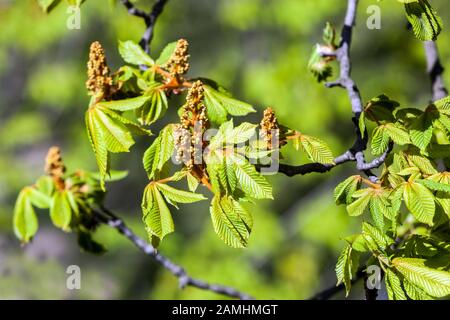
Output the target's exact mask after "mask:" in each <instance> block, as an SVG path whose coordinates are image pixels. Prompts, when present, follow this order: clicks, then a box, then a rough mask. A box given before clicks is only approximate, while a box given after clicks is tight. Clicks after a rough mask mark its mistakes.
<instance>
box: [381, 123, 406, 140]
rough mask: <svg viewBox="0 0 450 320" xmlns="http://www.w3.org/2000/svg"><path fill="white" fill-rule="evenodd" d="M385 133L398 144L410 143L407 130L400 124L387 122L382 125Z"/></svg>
mask: <svg viewBox="0 0 450 320" xmlns="http://www.w3.org/2000/svg"><path fill="white" fill-rule="evenodd" d="M384 127H385V130H386V133H387V134H388V135H389V137H391V139H392V140H393V141H394V142H395V143H396V144H398V145H405V144H408V143H411V140H410V139H409V134H408V132H407V131H406V130H405V129H404V128H402V127H401V126H400V125H394V124H393V123H387V124H385V125H384Z"/></svg>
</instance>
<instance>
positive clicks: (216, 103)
mask: <svg viewBox="0 0 450 320" xmlns="http://www.w3.org/2000/svg"><path fill="white" fill-rule="evenodd" d="M203 87H204V89H205V101H204V102H205V106H206V108H207V112H208V117H209V118H210V120H211V121H212V122H215V123H218V124H221V123H223V122H225V121H226V119H227V115H228V114H231V115H233V116H245V115H247V114H249V113H250V112H256V110H255V109H254V108H253V107H252V106H251V105H250V104H248V103H245V102H242V101H239V100H236V99H233V98H231V97H230V96H229V95H228V94H227V93H224V92H222V91H218V90H215V89H213V88H212V87H210V86H208V85H204V86H203Z"/></svg>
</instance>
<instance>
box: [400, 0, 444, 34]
mask: <svg viewBox="0 0 450 320" xmlns="http://www.w3.org/2000/svg"><path fill="white" fill-rule="evenodd" d="M399 1H400V2H403V3H404V4H405V11H406V17H407V18H408V21H409V23H411V26H412V29H413V31H414V34H415V36H416V37H417V39H419V40H421V41H434V40H436V38H437V36H438V35H439V34H440V33H441V31H442V20H441V18H440V17H439V16H438V15H437V13H436V11H435V10H434V9H433V8H432V7H431V5H430V4H429V3H428V1H427V0H416V1H409V0H407V1H404V0H399Z"/></svg>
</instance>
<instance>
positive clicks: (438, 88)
mask: <svg viewBox="0 0 450 320" xmlns="http://www.w3.org/2000/svg"><path fill="white" fill-rule="evenodd" d="M423 45H424V47H425V55H426V59H427V72H428V75H429V76H430V80H431V86H432V91H433V101H437V100H440V99H442V98H445V97H446V96H448V91H447V89H446V88H445V84H444V78H443V76H442V74H443V72H444V67H443V66H442V64H441V61H440V59H439V52H438V48H437V45H436V42H434V41H424V43H423Z"/></svg>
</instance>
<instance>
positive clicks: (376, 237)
mask: <svg viewBox="0 0 450 320" xmlns="http://www.w3.org/2000/svg"><path fill="white" fill-rule="evenodd" d="M362 231H363V235H364V236H365V238H366V239H367V237H370V239H372V240H373V241H374V242H375V244H376V245H377V247H378V248H380V249H381V250H385V249H386V247H388V246H389V245H391V244H393V243H394V240H393V239H391V238H390V237H389V236H387V235H386V234H384V233H383V231H381V230H380V229H378V228H377V227H374V226H372V225H371V224H370V223H367V222H363V224H362Z"/></svg>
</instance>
